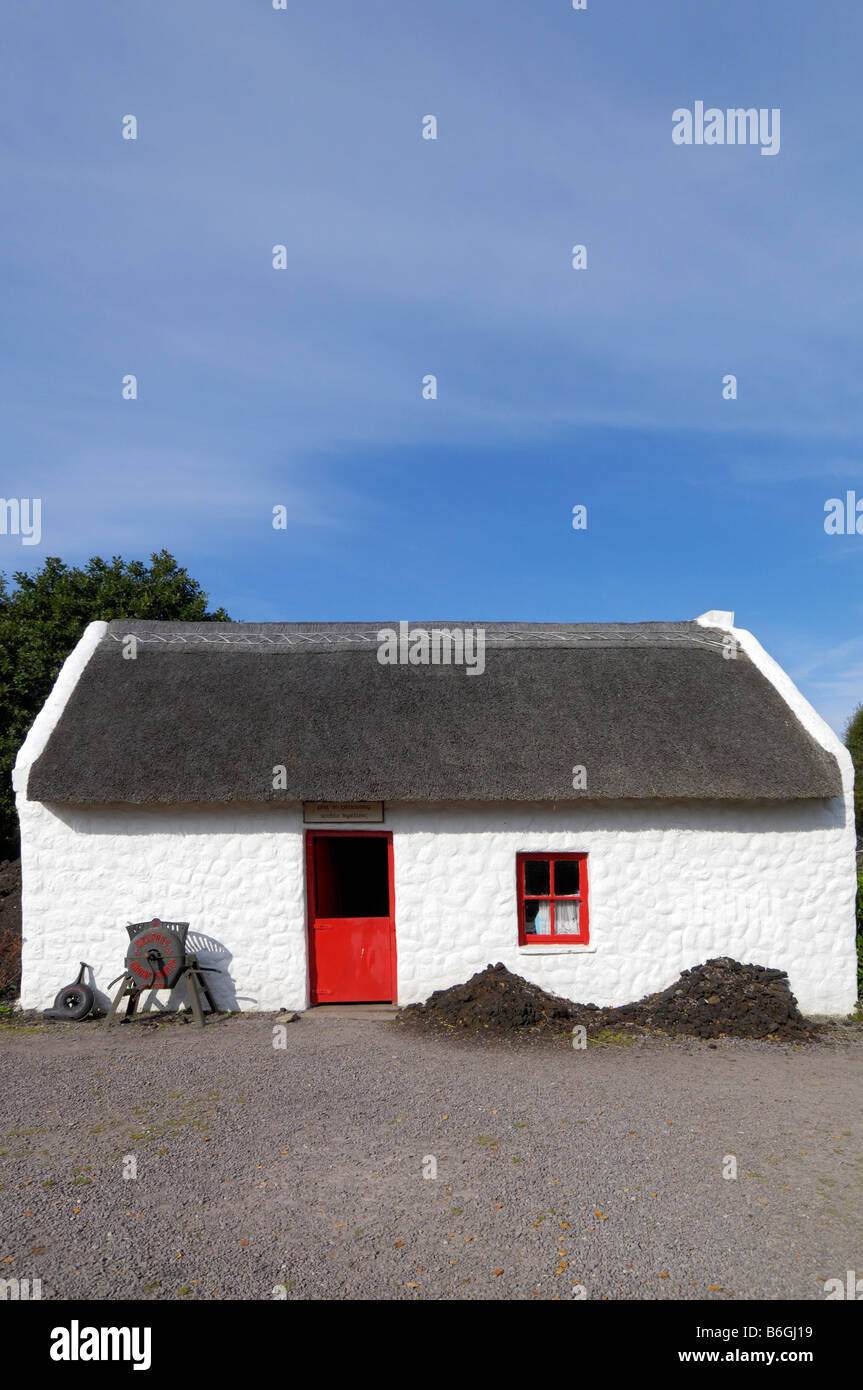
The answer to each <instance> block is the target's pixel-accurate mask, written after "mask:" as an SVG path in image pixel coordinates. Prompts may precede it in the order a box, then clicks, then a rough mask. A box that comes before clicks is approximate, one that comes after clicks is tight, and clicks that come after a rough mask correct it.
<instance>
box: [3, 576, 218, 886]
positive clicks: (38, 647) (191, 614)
mask: <svg viewBox="0 0 863 1390" xmlns="http://www.w3.org/2000/svg"><path fill="white" fill-rule="evenodd" d="M13 580H14V584H15V587H14V588H12V589H10V588H9V586H8V584H7V580H6V576H5V574H2V573H0V857H5V858H12V857H14V856H15V855H16V854H17V853H18V817H17V815H16V813H15V800H14V795H13V792H12V775H11V774H12V767H13V765H14V762H15V758H16V756H17V753H18V749H19V748H20V746H21V744H22V743H23V741H24V736H25V734H26V733H27V730H28V729H29V728H30V725H31V724H32V723H33V720H34V719H35V718H36V715H37V714H38V713H39V710H40V709H41V708H42V705H43V704H44V702H45V700H46V698H47V696H48V694H49V692H50V690H51V687H52V686H53V684H54V682H55V680H56V679H57V674H58V672H59V670H60V667H61V666H62V665H63V662H64V661H65V660H66V657H67V656H68V655H69V653H70V652H71V651H72V649H73V647H74V646H75V644H76V642H77V641H78V639H79V638H80V636H81V634H82V633H83V631H84V629H85V627H86V626H87V624H88V623H91V622H95V621H99V620H101V621H104V622H108V621H110V620H111V619H112V618H151V619H153V620H154V621H157V620H162V621H175V622H227V621H228V615H227V613H226V612H225V610H224V608H217V609H216V611H215V612H213V613H209V612H208V611H207V595H206V594H205V593H204V592H203V590H202V589H201V586H200V584H198V583H197V581H196V580H194V579H192V578H191V577H190V575H189V574H188V573H187V571H186V570H185V569H183V567H182V566H181V565H178V564H177V562H176V560H175V559H174V557H173V556H172V555H169V554H168V552H167V551H166V550H161V551H160V552H159V554H158V555H151V556H150V564H149V566H147V565H146V564H144V562H143V561H141V560H131V561H129V562H128V563H127V562H126V561H125V560H123V559H122V558H121V557H120V556H119V555H115V556H114V558H113V559H112V560H111V562H110V563H108V562H107V561H105V560H100V559H99V558H98V556H96V557H94V558H93V559H92V560H89V561H88V563H87V564H86V565H85V566H84V567H83V568H82V569H78V568H75V567H72V566H69V565H66V564H64V563H63V561H62V560H58V559H52V558H49V559H47V560H46V561H45V564H44V565H43V566H42V568H41V569H39V570H37V571H36V572H35V574H26V573H24V572H21V573H17V574H15V575H13Z"/></svg>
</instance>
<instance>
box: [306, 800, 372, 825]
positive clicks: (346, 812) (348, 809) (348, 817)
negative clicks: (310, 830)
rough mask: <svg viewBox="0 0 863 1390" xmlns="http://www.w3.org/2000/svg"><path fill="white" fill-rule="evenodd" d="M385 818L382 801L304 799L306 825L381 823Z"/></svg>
mask: <svg viewBox="0 0 863 1390" xmlns="http://www.w3.org/2000/svg"><path fill="white" fill-rule="evenodd" d="M383 818H384V803H383V802H382V801H304V802H303V823H304V824H305V825H327V824H339V823H344V822H346V821H349V822H350V823H351V824H353V825H356V824H358V823H359V824H363V825H380V823H381V822H382V821H383Z"/></svg>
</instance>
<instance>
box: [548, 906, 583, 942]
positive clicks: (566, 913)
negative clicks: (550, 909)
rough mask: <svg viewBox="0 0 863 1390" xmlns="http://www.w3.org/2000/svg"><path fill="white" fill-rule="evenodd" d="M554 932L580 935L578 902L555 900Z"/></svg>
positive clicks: (557, 934) (560, 934)
mask: <svg viewBox="0 0 863 1390" xmlns="http://www.w3.org/2000/svg"><path fill="white" fill-rule="evenodd" d="M554 932H555V936H578V934H579V933H578V903H577V902H573V901H572V900H571V899H570V901H569V902H555V904H554Z"/></svg>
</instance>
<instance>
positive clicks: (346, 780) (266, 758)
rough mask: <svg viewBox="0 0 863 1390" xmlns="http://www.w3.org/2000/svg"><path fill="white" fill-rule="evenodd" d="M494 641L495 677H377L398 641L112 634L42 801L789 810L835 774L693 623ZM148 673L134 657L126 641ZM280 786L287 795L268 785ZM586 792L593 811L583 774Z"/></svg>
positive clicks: (66, 717) (524, 628)
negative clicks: (644, 802) (596, 802)
mask: <svg viewBox="0 0 863 1390" xmlns="http://www.w3.org/2000/svg"><path fill="white" fill-rule="evenodd" d="M411 626H412V627H425V628H426V629H433V628H441V627H446V628H454V627H467V628H476V627H477V626H478V627H481V628H484V631H485V634H486V636H485V642H486V651H485V670H484V672H483V674H482V675H473V676H470V675H467V674H466V671H465V668H464V667H463V666H453V665H450V666H443V665H438V666H434V665H425V666H423V665H417V666H410V665H382V664H381V663H380V662H379V661H378V659H377V652H378V645H379V643H378V632H379V631H380V630H381V629H382V628H385V627H393V628H397V627H398V623H397V622H393V623H374V624H350V623H317V624H306V623H299V624H297V623H265V624H258V623H249V624H245V623H225V624H222V623H218V624H217V623H197V624H189V623H150V622H113V623H110V624H109V625H108V631H107V634H106V636H105V637H104V638H103V640H102V641H101V642H100V643H99V645H98V647H97V648H96V650H95V652H94V653H93V655H92V657H91V658H90V660H89V662H88V664H87V665H86V667H85V669H84V671H83V673H82V675H81V678H80V680H79V682H78V684H77V686H76V688H75V690H74V692H73V694H72V696H71V698H70V700H69V702H68V704H67V706H66V708H65V710H64V711H63V714H62V716H61V718H60V720H59V723H58V724H57V727H56V728H55V730H54V732H53V734H52V735H51V737H50V739H49V741H48V744H47V746H46V748H45V750H44V752H43V753H42V755H41V756H40V757H39V758H38V759H37V761H36V763H35V764H34V766H33V768H32V771H31V774H30V781H29V786H28V796H29V797H30V798H31V799H33V800H39V801H51V802H80V803H95V802H139V803H142V802H174V803H179V802H224V801H246V802H257V801H297V800H308V801H312V800H340V801H348V800H379V799H385V800H409V801H428V800H434V801H441V800H470V801H486V800H503V801H565V800H575V799H584V798H585V797H587V798H589V799H591V800H593V799H606V798H615V799H617V798H645V797H661V798H673V799H681V798H698V799H701V800H717V799H718V800H745V801H753V800H756V801H757V800H764V799H769V800H794V799H801V798H816V797H832V796H838V795H840V794H841V778H840V772H839V768H838V765H837V763H836V760H835V759H834V758H833V757H832V755H831V754H829V753H828V752H826V751H825V750H824V749H823V748H822V747H821V746H820V744H818V743H817V742H816V741H815V740H814V739H813V738H812V737H811V736H810V734H808V733H807V732H806V730H805V729H804V728H803V726H802V725H801V723H800V722H799V720H798V719H797V717H796V716H795V714H794V713H793V712H792V710H791V709H790V707H789V706H788V705H787V704H786V703H785V701H784V700H783V699H782V698H781V696H780V695H779V694H778V693H777V691H776V689H775V688H774V686H773V685H772V684H771V683H770V682H769V681H768V680H767V679H766V678H765V677H764V676H763V675H761V673H760V672H759V670H758V669H757V667H756V666H755V665H754V664H753V663H752V662H751V661H750V660H749V659H748V658H747V657H746V656H745V655H744V654H743V652H742V651H739V652H738V654H737V657H736V659H735V660H726V659H724V658H723V655H722V642H723V637H724V636H725V634H724V633H723V632H722V631H720V630H718V629H714V628H708V627H702V626H699V625H698V624H696V623H633V624H626V625H620V626H618V625H609V624H571V625H570V624H555V625H551V624H547V625H537V624H527V623H521V624H520V623H514V624H503V623H486V624H454V623H444V622H437V623H432V622H425V623H420V622H419V621H417V622H415V623H412V625H411ZM130 633H131V634H134V635H135V636H136V637H137V639H138V654H137V658H136V659H135V660H126V659H124V657H123V655H122V650H123V639H124V638H125V637H126V635H127V634H130ZM278 765H283V766H284V767H285V768H286V769H287V776H286V781H287V785H286V786H285V788H284V789H279V790H274V789H273V769H274V767H276V766H278ZM576 765H582V766H584V767H585V769H586V773H587V787H586V790H584V791H574V790H573V788H572V770H573V767H574V766H576Z"/></svg>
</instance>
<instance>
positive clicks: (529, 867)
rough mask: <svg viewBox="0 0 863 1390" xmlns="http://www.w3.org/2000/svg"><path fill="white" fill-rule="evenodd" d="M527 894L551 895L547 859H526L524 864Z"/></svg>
mask: <svg viewBox="0 0 863 1390" xmlns="http://www.w3.org/2000/svg"><path fill="white" fill-rule="evenodd" d="M524 891H525V893H526V894H527V893H550V892H551V888H550V886H549V864H548V860H547V859H526V860H525V864H524Z"/></svg>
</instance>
